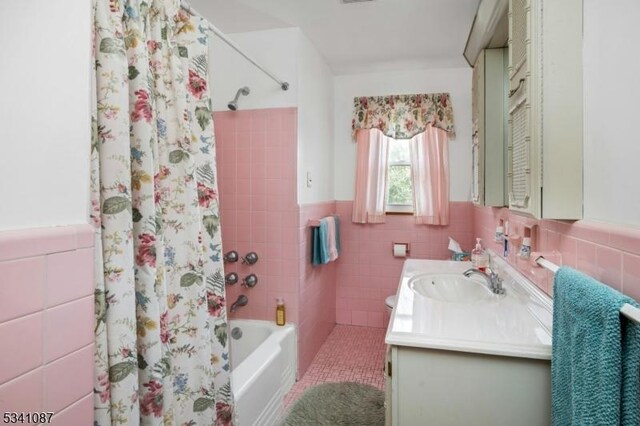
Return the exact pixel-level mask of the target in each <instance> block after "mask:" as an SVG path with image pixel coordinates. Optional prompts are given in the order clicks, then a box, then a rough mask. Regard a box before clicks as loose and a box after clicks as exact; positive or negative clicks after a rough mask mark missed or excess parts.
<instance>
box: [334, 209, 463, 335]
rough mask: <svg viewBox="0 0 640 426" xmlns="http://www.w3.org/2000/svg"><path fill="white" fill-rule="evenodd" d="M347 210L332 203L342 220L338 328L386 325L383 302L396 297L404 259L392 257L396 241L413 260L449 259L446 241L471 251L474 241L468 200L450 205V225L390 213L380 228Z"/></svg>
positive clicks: (337, 304) (338, 272)
mask: <svg viewBox="0 0 640 426" xmlns="http://www.w3.org/2000/svg"><path fill="white" fill-rule="evenodd" d="M351 208H352V202H351V201H337V202H336V211H337V212H338V214H339V215H340V217H341V219H342V220H341V222H340V224H341V233H342V235H341V236H342V254H341V256H340V259H339V260H338V264H337V271H336V274H337V288H336V320H337V323H338V324H351V325H360V326H368V327H385V326H386V324H387V321H388V315H387V313H386V310H385V305H384V299H385V298H386V297H387V296H389V295H391V294H395V293H396V290H397V287H398V279H399V277H400V272H401V271H402V265H403V263H404V260H405V259H404V258H395V257H393V256H392V254H391V251H392V244H393V243H394V242H397V243H409V245H410V257H412V258H418V259H448V258H449V257H450V252H449V251H448V249H447V246H448V242H449V239H448V237H452V238H455V239H456V240H457V241H458V242H459V243H460V244H461V245H462V247H463V248H464V249H469V248H470V247H471V243H472V241H473V236H474V234H473V217H472V213H473V212H472V205H471V203H469V202H452V203H451V223H450V224H449V225H448V226H427V225H416V224H415V222H414V218H413V216H408V215H389V216H387V219H386V223H384V224H376V225H362V224H354V223H352V222H351Z"/></svg>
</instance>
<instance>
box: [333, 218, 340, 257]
mask: <svg viewBox="0 0 640 426" xmlns="http://www.w3.org/2000/svg"><path fill="white" fill-rule="evenodd" d="M333 220H334V221H335V223H336V249H337V250H338V253H340V218H339V217H338V216H334V217H333Z"/></svg>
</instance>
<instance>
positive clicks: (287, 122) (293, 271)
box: [214, 108, 336, 375]
mask: <svg viewBox="0 0 640 426" xmlns="http://www.w3.org/2000/svg"><path fill="white" fill-rule="evenodd" d="M214 122H215V129H216V155H217V164H218V179H219V189H220V206H221V214H222V217H221V221H222V242H223V246H224V250H225V251H229V250H236V251H238V253H239V254H240V255H244V254H245V253H247V252H249V251H252V250H253V251H255V252H257V253H258V255H259V256H260V260H259V261H258V263H256V264H255V265H253V266H247V265H243V264H241V263H240V262H238V263H234V264H226V265H225V273H229V272H237V273H238V274H239V275H240V277H241V278H242V277H245V276H246V275H248V274H250V273H255V274H256V275H257V276H258V285H257V286H256V287H254V288H252V289H247V288H243V287H241V286H240V285H239V284H236V285H234V286H227V299H228V300H229V303H233V301H235V300H236V299H237V297H238V296H239V295H240V294H245V295H246V296H247V297H248V298H249V303H248V304H247V306H245V307H242V308H240V309H238V311H236V312H235V313H230V314H229V317H230V318H232V319H233V318H248V319H262V320H267V321H274V320H275V308H276V298H277V297H284V299H285V306H286V313H287V321H288V322H292V323H296V324H298V342H299V343H298V352H299V365H298V372H299V375H302V374H304V371H305V370H306V368H307V366H308V365H309V363H310V362H311V360H312V359H313V357H314V356H315V354H316V352H317V351H318V350H319V348H320V346H321V345H322V343H323V342H324V340H325V339H326V337H327V336H328V335H329V332H330V331H331V329H332V328H333V326H334V325H335V270H336V266H335V265H334V264H331V265H329V266H323V267H316V268H312V267H311V264H310V255H309V254H308V253H309V252H310V241H309V235H310V234H309V232H310V230H309V228H307V227H306V222H307V219H309V218H314V219H316V218H319V217H323V216H326V215H328V214H331V213H333V212H335V203H334V202H333V201H331V202H327V203H320V204H312V205H306V206H302V207H299V206H298V204H297V194H296V191H297V182H296V179H297V152H298V145H297V109H296V108H274V109H263V110H244V111H238V112H226V111H225V112H216V113H214Z"/></svg>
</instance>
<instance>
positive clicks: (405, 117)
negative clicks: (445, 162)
mask: <svg viewBox="0 0 640 426" xmlns="http://www.w3.org/2000/svg"><path fill="white" fill-rule="evenodd" d="M353 109H354V110H353V120H352V122H351V127H352V129H353V139H354V141H355V135H356V131H357V130H359V129H380V130H381V131H382V133H384V134H385V135H387V136H389V137H392V138H394V139H411V138H412V137H413V136H415V135H417V134H418V133H422V132H424V131H425V130H426V128H427V127H428V126H433V127H438V128H440V129H442V130H444V131H446V132H448V133H449V139H454V138H455V130H454V127H453V107H452V106H451V100H450V99H449V94H448V93H427V94H417V95H393V96H369V97H367V96H361V97H356V98H354V100H353Z"/></svg>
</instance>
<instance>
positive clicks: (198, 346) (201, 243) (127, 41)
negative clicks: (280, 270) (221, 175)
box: [91, 0, 233, 426]
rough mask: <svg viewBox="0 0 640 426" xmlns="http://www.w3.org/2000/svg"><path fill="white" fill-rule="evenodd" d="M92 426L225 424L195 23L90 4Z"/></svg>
mask: <svg viewBox="0 0 640 426" xmlns="http://www.w3.org/2000/svg"><path fill="white" fill-rule="evenodd" d="M94 20H95V21H94V25H95V31H94V55H95V94H94V95H95V97H96V102H95V107H96V109H95V111H94V116H93V119H92V122H93V136H94V139H93V142H92V161H91V197H92V198H91V201H92V207H93V210H92V219H93V221H94V223H95V224H96V227H97V233H98V238H97V242H96V244H97V247H98V248H97V252H98V258H97V268H96V271H97V273H96V277H97V283H96V293H95V296H96V329H95V331H96V351H95V361H96V370H95V371H96V372H95V378H94V388H95V397H94V403H95V425H97V426H107V425H125V424H126V425H136V424H144V425H196V424H197V425H213V424H230V423H231V421H232V418H233V396H232V393H231V386H230V381H229V380H230V378H229V377H230V376H229V351H228V342H227V320H226V308H225V293H224V278H223V277H224V272H223V267H222V259H221V251H222V249H221V237H220V227H219V214H218V198H217V183H216V166H215V158H214V155H215V149H214V140H213V122H212V115H211V99H210V97H209V91H208V87H207V81H208V58H207V34H206V29H205V25H204V23H203V22H202V21H200V20H199V19H198V18H193V17H190V16H188V15H187V14H186V13H185V12H182V11H181V10H180V7H179V1H178V0H149V1H142V0H128V1H124V0H94Z"/></svg>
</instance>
